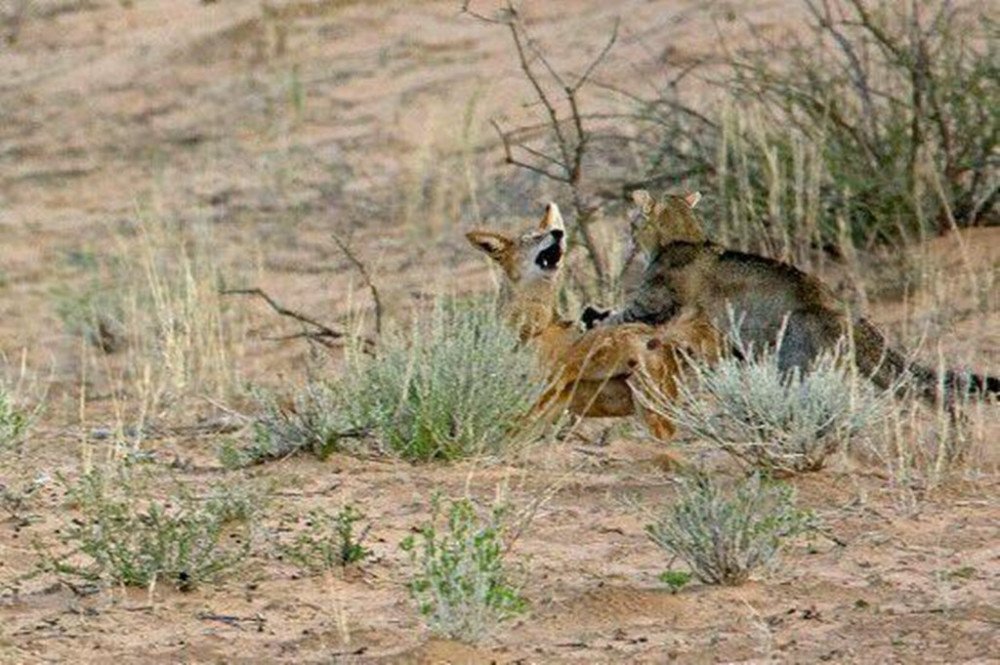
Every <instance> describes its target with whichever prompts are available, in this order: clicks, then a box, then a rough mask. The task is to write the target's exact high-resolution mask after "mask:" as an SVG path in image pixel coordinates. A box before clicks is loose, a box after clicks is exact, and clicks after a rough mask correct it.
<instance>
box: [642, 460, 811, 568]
mask: <svg viewBox="0 0 1000 665" xmlns="http://www.w3.org/2000/svg"><path fill="white" fill-rule="evenodd" d="M810 523H811V518H810V516H809V514H808V513H806V512H803V511H801V510H799V509H797V508H796V507H795V492H794V490H793V489H792V488H791V487H789V486H787V485H782V484H775V483H771V482H768V481H767V480H766V479H764V478H763V477H762V476H761V475H760V474H755V475H753V476H751V477H749V478H747V479H745V480H742V481H740V482H739V483H738V484H737V485H736V486H735V487H732V488H724V487H723V486H721V485H720V484H719V483H718V482H717V481H715V480H712V479H711V478H709V477H708V476H707V475H696V476H693V477H689V478H685V479H682V480H681V489H680V496H679V497H678V499H677V502H676V503H674V504H671V505H669V506H666V507H665V508H664V509H663V510H662V512H661V514H660V515H658V516H657V519H656V520H655V521H654V522H653V523H651V524H649V525H647V526H646V533H647V534H648V535H649V538H650V539H651V540H652V541H653V542H654V543H656V545H658V546H659V547H661V548H663V549H664V550H666V551H667V552H669V553H670V554H671V555H672V556H676V557H680V558H681V559H682V560H683V561H684V562H685V563H686V564H687V565H688V566H689V567H690V568H691V570H692V572H693V573H694V574H695V575H696V576H697V577H698V579H699V580H701V581H702V582H704V583H706V584H724V585H730V586H735V585H739V584H742V583H743V582H745V581H746V580H747V579H748V578H749V577H750V575H751V574H752V573H753V572H754V571H756V570H758V569H761V568H765V567H767V566H773V565H774V564H775V563H776V561H777V558H778V556H779V554H780V553H781V551H782V549H783V548H784V547H785V545H786V543H787V541H788V539H789V538H792V537H793V536H796V535H798V534H801V533H804V532H805V531H807V530H808V529H809V528H810Z"/></svg>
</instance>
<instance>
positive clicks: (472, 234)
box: [465, 231, 512, 261]
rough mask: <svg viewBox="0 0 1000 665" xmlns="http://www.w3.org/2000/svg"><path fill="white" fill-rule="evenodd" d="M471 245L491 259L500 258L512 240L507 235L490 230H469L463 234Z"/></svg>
mask: <svg viewBox="0 0 1000 665" xmlns="http://www.w3.org/2000/svg"><path fill="white" fill-rule="evenodd" d="M465 237H466V238H468V239H469V242H471V243H472V246H473V247H475V248H476V249H478V250H479V251H481V252H484V253H485V254H487V255H488V256H489V257H490V258H491V259H494V260H497V261H499V260H500V257H501V256H503V254H504V252H506V251H507V250H508V249H510V246H511V244H512V241H511V239H510V238H508V237H507V236H503V235H500V234H499V233H493V232H492V231H469V232H468V233H466V234H465Z"/></svg>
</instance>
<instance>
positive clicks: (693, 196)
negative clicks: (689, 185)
mask: <svg viewBox="0 0 1000 665" xmlns="http://www.w3.org/2000/svg"><path fill="white" fill-rule="evenodd" d="M698 201H701V192H692V193H690V194H685V195H684V203H687V204H688V206H690V207H692V208H693V207H695V206H696V205H698Z"/></svg>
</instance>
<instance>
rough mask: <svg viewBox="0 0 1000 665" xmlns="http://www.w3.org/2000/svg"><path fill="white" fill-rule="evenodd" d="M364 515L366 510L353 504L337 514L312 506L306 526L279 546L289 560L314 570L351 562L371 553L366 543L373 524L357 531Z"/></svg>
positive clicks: (347, 564) (319, 570) (343, 565)
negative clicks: (289, 540)
mask: <svg viewBox="0 0 1000 665" xmlns="http://www.w3.org/2000/svg"><path fill="white" fill-rule="evenodd" d="M364 519H365V516H364V514H363V513H361V512H359V511H358V509H357V508H355V507H354V506H353V505H351V504H348V505H346V506H344V507H343V508H341V509H340V510H339V511H337V513H336V514H335V515H331V514H330V513H328V512H327V511H325V510H322V509H319V508H318V509H316V510H311V511H309V515H308V516H307V517H306V530H305V531H303V532H301V533H299V534H298V535H297V536H296V537H295V540H294V541H293V542H291V543H290V544H287V545H280V546H279V549H280V551H281V553H282V554H283V555H284V556H285V557H286V558H287V559H288V560H289V561H291V562H292V563H294V564H296V565H298V566H300V567H302V568H304V569H306V570H309V571H312V572H323V571H326V570H330V569H332V568H334V567H336V566H341V567H346V566H349V565H351V564H352V563H357V562H359V561H362V560H363V559H365V558H366V557H368V556H369V555H370V554H371V551H370V550H369V549H368V548H367V547H365V545H364V542H365V538H366V537H367V536H368V531H369V530H370V529H371V524H367V525H365V526H364V528H363V529H361V532H360V533H357V527H356V525H357V524H358V523H360V522H363V521H364Z"/></svg>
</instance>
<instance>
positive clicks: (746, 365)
mask: <svg viewBox="0 0 1000 665" xmlns="http://www.w3.org/2000/svg"><path fill="white" fill-rule="evenodd" d="M734 346H735V348H737V349H739V351H740V352H739V353H738V354H733V355H730V356H727V357H725V358H722V359H720V360H719V361H717V362H714V363H709V362H707V361H706V360H705V359H702V358H695V357H692V358H689V359H688V362H687V364H686V366H687V368H688V369H687V372H686V375H685V377H684V380H683V381H680V382H678V384H679V385H678V396H677V397H676V398H673V397H669V396H665V395H663V394H661V393H659V392H658V391H657V389H656V386H653V385H648V383H649V382H647V385H645V386H644V388H645V390H644V391H643V394H642V395H640V398H641V399H643V400H645V401H647V402H648V404H649V406H650V407H651V408H653V409H656V410H657V411H659V412H662V413H663V414H664V415H665V416H667V417H669V418H670V419H671V420H673V421H674V422H675V423H676V424H677V425H678V426H680V427H682V428H684V429H686V430H688V431H689V432H691V433H692V434H694V435H695V436H697V437H699V438H700V439H703V440H705V441H709V442H711V443H712V444H714V445H717V446H719V447H720V448H721V449H723V450H725V451H726V452H727V453H729V454H731V455H733V456H734V457H736V458H738V459H739V460H741V461H743V462H745V463H746V464H748V465H750V466H751V467H754V468H757V469H761V470H764V471H768V472H781V473H800V472H807V471H818V470H819V469H822V468H823V466H824V465H825V464H826V461H827V458H828V457H829V456H830V455H831V454H832V453H834V452H836V451H837V450H839V449H840V448H841V447H842V446H844V445H847V444H849V443H852V442H853V441H855V440H856V439H859V438H860V437H862V436H863V435H864V434H865V433H866V432H867V431H868V430H869V429H870V428H871V427H872V426H873V425H874V424H875V423H876V422H878V420H879V419H880V418H882V417H883V416H884V415H885V412H886V408H885V407H886V405H887V404H888V403H889V401H890V399H891V395H892V390H888V391H884V392H877V391H876V390H875V389H874V387H873V386H872V384H871V383H870V382H869V381H867V380H866V379H864V378H861V377H858V376H856V374H855V373H854V372H853V371H852V364H851V359H850V358H849V357H846V356H847V354H845V353H840V352H837V353H828V354H824V355H822V356H820V358H819V359H817V361H816V362H815V363H814V364H813V366H812V367H811V368H810V369H809V370H808V371H805V372H800V371H799V370H798V369H794V370H792V371H790V372H789V371H782V368H781V367H780V366H779V360H778V359H779V352H778V350H762V351H757V350H755V349H753V348H751V347H750V346H749V345H745V344H741V343H740V342H739V340H738V339H734ZM779 348H780V344H779Z"/></svg>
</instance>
